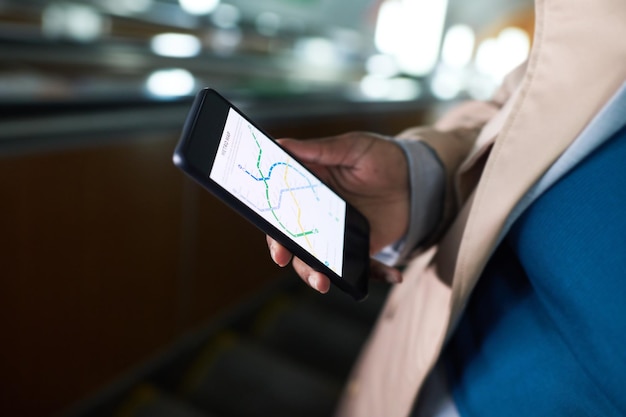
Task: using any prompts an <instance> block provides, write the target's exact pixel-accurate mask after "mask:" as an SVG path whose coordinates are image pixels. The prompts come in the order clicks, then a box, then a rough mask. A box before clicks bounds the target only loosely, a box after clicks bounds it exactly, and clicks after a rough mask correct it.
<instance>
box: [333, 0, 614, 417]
mask: <svg viewBox="0 0 626 417" xmlns="http://www.w3.org/2000/svg"><path fill="white" fill-rule="evenodd" d="M535 13H536V27H535V34H534V41H533V48H532V51H531V55H530V58H529V60H528V63H527V65H526V66H525V68H522V69H520V70H518V71H517V72H516V73H514V74H512V76H511V77H510V78H509V79H508V80H507V81H506V82H505V85H504V86H503V88H502V89H501V90H500V91H499V92H498V93H497V94H496V97H495V98H494V101H493V102H492V103H489V104H486V103H469V104H467V105H465V106H462V107H461V108H460V109H458V110H456V111H455V112H453V113H452V114H450V115H448V116H447V117H445V118H444V119H442V120H441V121H440V122H439V123H437V124H436V125H435V129H419V128H418V129H413V130H409V131H407V132H405V133H403V136H405V137H412V138H417V139H420V140H424V141H426V142H427V143H428V144H429V145H431V146H432V147H433V148H434V149H435V150H436V152H437V153H438V155H439V157H440V158H441V159H442V161H443V162H444V165H445V166H446V172H447V173H448V179H449V182H448V190H447V193H446V204H445V207H446V216H445V217H446V219H447V221H446V222H444V224H443V225H442V227H440V233H439V234H438V238H437V239H436V241H435V242H434V243H435V245H434V246H432V247H431V248H430V249H428V250H427V251H426V252H424V253H422V254H420V255H419V256H416V257H415V258H414V260H413V261H412V262H411V263H410V264H409V265H408V267H407V269H406V270H405V274H404V275H405V276H404V282H403V283H402V284H399V285H397V286H396V287H395V288H394V289H393V291H392V292H391V294H390V296H389V298H388V300H387V303H386V305H385V307H384V309H383V311H382V313H381V316H380V318H379V320H378V323H377V324H376V327H375V328H374V330H373V333H372V336H371V337H370V340H369V341H368V343H367V344H366V346H365V348H364V351H363V353H362V355H361V358H360V359H359V361H358V362H357V365H356V367H355V369H354V371H353V374H352V376H351V379H350V381H349V383H348V385H347V388H346V392H345V394H344V398H343V401H342V403H341V405H340V407H339V410H338V415H339V416H342V417H343V416H355V417H367V416H372V417H374V416H375V417H404V416H407V415H408V414H409V413H410V410H411V409H412V406H413V403H414V401H415V399H416V397H417V395H418V393H419V390H420V387H421V386H422V383H423V381H424V378H425V377H426V376H427V374H428V373H429V371H430V370H431V369H432V367H433V366H434V364H435V362H436V360H437V358H438V356H439V353H440V351H441V349H442V346H443V344H444V341H445V340H446V337H447V336H448V332H449V331H450V330H449V329H450V328H451V327H452V326H453V324H454V323H455V322H456V320H457V319H458V317H459V315H460V314H461V313H462V311H463V309H464V306H465V305H466V302H467V300H468V297H469V295H470V293H471V291H472V290H473V288H474V286H475V285H476V281H477V280H478V278H479V276H480V274H481V272H482V270H483V268H484V266H485V264H486V262H487V260H488V258H489V256H490V255H491V254H492V252H493V250H494V248H495V246H496V245H497V243H498V240H499V239H500V237H501V236H500V234H501V230H502V227H503V226H504V223H505V221H506V219H507V216H508V215H509V213H510V212H511V210H512V209H513V208H514V206H515V204H516V203H517V202H518V200H519V199H520V198H521V197H522V196H523V195H524V193H525V192H526V191H527V190H528V189H529V188H530V187H531V186H532V185H533V184H534V183H535V182H536V181H537V180H538V179H539V177H540V176H541V175H542V174H543V173H544V172H545V171H546V170H547V169H548V168H549V167H550V166H551V164H552V163H553V162H554V161H555V160H556V159H557V158H558V157H559V155H560V154H561V153H562V152H563V151H564V150H565V149H566V148H567V146H569V145H570V144H571V143H572V142H573V141H574V140H575V139H576V137H577V136H578V135H579V134H580V133H581V131H582V130H583V128H584V127H585V126H586V125H587V124H588V123H589V121H590V120H591V119H592V118H593V117H594V115H595V114H596V113H597V112H598V111H599V110H600V109H601V108H602V106H603V105H604V104H605V103H606V102H607V101H608V99H610V97H611V96H612V95H613V93H615V91H616V90H617V89H618V88H619V87H620V86H621V84H622V83H623V82H624V81H625V80H626V1H625V0H537V1H536V4H535ZM485 123H486V124H485Z"/></svg>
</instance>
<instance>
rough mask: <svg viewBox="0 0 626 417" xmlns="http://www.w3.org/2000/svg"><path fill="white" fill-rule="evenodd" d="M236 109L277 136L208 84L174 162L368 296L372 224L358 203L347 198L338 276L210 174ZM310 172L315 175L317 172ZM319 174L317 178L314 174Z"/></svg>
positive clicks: (356, 293)
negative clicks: (340, 265) (229, 121)
mask: <svg viewBox="0 0 626 417" xmlns="http://www.w3.org/2000/svg"><path fill="white" fill-rule="evenodd" d="M231 108H232V109H234V110H235V111H236V112H237V113H238V114H239V115H241V117H243V118H244V119H245V120H246V121H247V122H248V123H250V124H251V125H253V126H254V127H255V128H256V129H258V130H259V131H260V132H261V133H263V134H264V135H265V136H267V137H268V138H269V139H270V140H272V141H274V138H273V137H272V136H271V135H269V134H268V133H267V132H265V131H264V130H263V129H262V128H260V127H259V126H258V125H257V124H256V123H255V122H254V121H252V120H250V118H249V117H247V116H246V114H245V113H244V112H242V111H241V110H240V109H238V108H237V107H236V106H235V105H234V104H233V103H231V102H230V101H229V100H227V99H226V98H224V97H223V96H222V95H221V94H219V93H218V92H217V91H215V90H214V89H211V88H205V89H203V90H201V91H200V92H199V93H198V94H197V95H196V98H195V100H194V103H193V105H192V107H191V110H190V111H189V114H188V117H187V120H186V122H185V126H184V128H183V132H182V134H181V138H180V140H179V142H178V145H177V146H176V149H175V151H174V156H173V160H174V164H175V165H176V166H178V167H179V168H180V169H181V170H182V171H184V172H185V173H187V174H188V175H189V176H190V177H192V178H193V179H194V180H195V181H196V182H198V183H199V184H200V185H202V186H203V187H204V188H206V189H207V190H208V191H210V192H211V193H213V194H214V195H215V196H217V197H218V198H219V199H220V200H222V201H223V202H224V203H226V204H227V205H228V206H229V207H231V208H232V209H233V210H235V211H236V212H238V213H239V214H240V215H242V216H243V217H244V218H246V219H247V220H248V221H250V222H251V223H252V224H254V225H255V226H256V227H257V228H259V229H260V230H261V231H263V232H264V233H266V234H268V235H269V236H271V237H272V238H274V239H275V240H276V241H278V242H279V243H280V244H281V245H283V246H285V247H286V248H287V249H288V250H289V251H291V252H292V253H293V254H294V255H295V256H297V257H298V258H300V259H302V260H303V261H304V262H305V263H307V264H308V265H310V266H311V267H312V268H313V269H315V270H317V271H320V272H322V273H323V274H325V275H326V276H328V277H329V278H330V280H331V282H332V283H333V284H334V285H336V286H337V287H339V288H340V289H341V290H343V291H345V292H347V293H348V294H350V295H351V296H352V297H353V298H354V299H356V300H362V299H364V298H365V297H366V296H367V288H368V285H367V283H368V272H369V223H368V222H367V219H366V218H365V217H364V216H363V215H362V214H361V213H360V212H359V211H357V210H356V209H355V208H354V207H353V206H351V205H350V204H349V203H347V202H346V220H345V221H346V223H345V232H344V251H343V276H339V275H337V274H336V273H335V272H334V271H332V270H331V269H330V268H328V267H326V266H325V265H324V264H323V263H322V262H320V261H319V260H318V259H317V258H315V257H314V256H313V255H311V254H310V253H309V252H307V251H306V250H305V249H303V248H302V247H300V246H299V245H298V244H296V243H295V242H293V241H292V240H291V239H289V237H288V236H287V235H285V234H284V233H283V232H282V231H280V230H279V229H278V228H276V227H274V226H273V225H272V224H270V223H269V222H268V221H267V220H265V219H264V218H263V217H261V216H260V215H258V214H257V213H256V212H255V211H254V210H252V209H251V208H249V207H248V206H247V205H246V204H244V203H243V202H242V201H240V200H239V199H237V198H236V197H235V196H234V195H232V194H231V193H230V192H228V191H227V190H225V189H224V188H222V186H220V185H219V184H218V183H217V182H215V181H213V180H212V179H211V178H210V177H209V173H210V172H211V168H212V167H213V163H214V160H215V156H216V154H217V151H218V146H219V143H220V140H221V138H222V132H223V130H224V127H225V124H226V118H227V115H228V112H229V110H230V109H231ZM279 146H280V145H279ZM281 149H283V150H284V151H285V152H286V153H287V154H289V155H290V156H291V157H292V158H294V159H295V160H298V159H297V158H296V157H295V156H294V155H293V154H291V153H290V152H288V151H286V150H285V149H284V148H282V147H281ZM302 165H304V164H302ZM307 171H308V172H309V173H311V172H310V170H308V169H307ZM311 175H313V176H315V175H314V174H313V173H311ZM315 178H318V177H317V176H315ZM318 180H319V178H318ZM322 182H323V181H322ZM326 186H328V185H327V184H326ZM329 188H330V187H329ZM331 189H332V188H331ZM344 201H345V200H344Z"/></svg>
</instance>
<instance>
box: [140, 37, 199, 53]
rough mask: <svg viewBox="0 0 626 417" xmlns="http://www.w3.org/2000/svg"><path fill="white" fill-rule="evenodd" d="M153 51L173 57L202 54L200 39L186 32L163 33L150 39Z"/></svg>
mask: <svg viewBox="0 0 626 417" xmlns="http://www.w3.org/2000/svg"><path fill="white" fill-rule="evenodd" d="M150 48H151V49H152V51H153V52H154V53H155V54H157V55H161V56H167V57H172V58H190V57H194V56H197V55H198V54H200V51H201V50H202V44H201V42H200V40H199V39H198V38H197V37H195V36H193V35H188V34H184V33H161V34H159V35H156V36H154V37H153V38H152V40H151V41H150Z"/></svg>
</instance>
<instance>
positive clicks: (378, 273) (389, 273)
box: [370, 259, 402, 284]
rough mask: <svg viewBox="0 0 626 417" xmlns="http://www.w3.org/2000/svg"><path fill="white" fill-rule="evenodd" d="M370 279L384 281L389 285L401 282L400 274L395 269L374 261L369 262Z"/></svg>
mask: <svg viewBox="0 0 626 417" xmlns="http://www.w3.org/2000/svg"><path fill="white" fill-rule="evenodd" d="M370 278H371V279H373V280H377V281H385V282H388V283H390V284H399V283H401V282H402V273H401V272H400V271H398V270H397V269H396V268H392V267H390V266H387V265H385V264H383V263H381V262H378V261H377V260H375V259H371V260H370Z"/></svg>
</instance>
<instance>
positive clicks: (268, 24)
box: [255, 12, 281, 36]
mask: <svg viewBox="0 0 626 417" xmlns="http://www.w3.org/2000/svg"><path fill="white" fill-rule="evenodd" d="M255 24H256V30H257V31H258V32H259V33H260V34H261V35H265V36H276V34H277V33H278V31H279V30H280V26H281V22H280V16H279V15H277V14H276V13H273V12H263V13H261V14H259V15H258V16H257V18H256V21H255Z"/></svg>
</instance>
